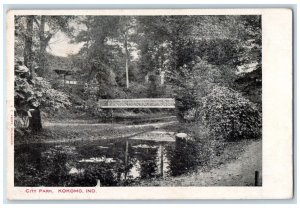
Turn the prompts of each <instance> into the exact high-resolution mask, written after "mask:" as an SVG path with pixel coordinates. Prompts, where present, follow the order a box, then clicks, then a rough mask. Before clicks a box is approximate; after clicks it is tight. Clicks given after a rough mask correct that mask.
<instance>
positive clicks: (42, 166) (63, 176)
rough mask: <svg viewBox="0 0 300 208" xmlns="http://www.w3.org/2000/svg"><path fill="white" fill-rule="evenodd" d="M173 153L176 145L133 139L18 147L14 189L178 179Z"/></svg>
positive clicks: (89, 185)
mask: <svg viewBox="0 0 300 208" xmlns="http://www.w3.org/2000/svg"><path fill="white" fill-rule="evenodd" d="M175 152H176V150H175V142H157V141H144V140H136V139H135V140H130V139H128V140H120V139H119V140H101V141H93V142H89V143H85V144H82V143H79V142H78V143H72V144H69V143H68V144H30V145H28V144H27V145H18V146H16V147H15V186H72V187H75V186H87V187H91V186H96V184H97V181H98V182H99V181H100V185H101V186H127V185H128V186H130V185H138V182H139V181H140V180H145V179H146V180H147V179H151V178H161V177H165V176H170V175H178V173H177V170H178V167H177V166H176V164H177V163H178V161H179V160H180V154H174V153H175ZM176 157H178V158H176ZM174 164H175V165H174ZM98 185H99V183H98Z"/></svg>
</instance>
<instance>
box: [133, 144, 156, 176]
mask: <svg viewBox="0 0 300 208" xmlns="http://www.w3.org/2000/svg"><path fill="white" fill-rule="evenodd" d="M157 150H158V148H157V147H155V148H153V146H149V148H137V149H134V150H132V152H131V155H132V158H134V157H135V158H136V159H137V160H138V161H139V163H140V167H139V173H140V177H141V178H142V179H145V178H152V177H155V176H156V175H157V174H158V167H157V163H156V156H157Z"/></svg>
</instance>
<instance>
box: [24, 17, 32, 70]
mask: <svg viewBox="0 0 300 208" xmlns="http://www.w3.org/2000/svg"><path fill="white" fill-rule="evenodd" d="M32 37H33V16H27V17H26V35H25V47H24V65H25V66H27V68H28V69H29V70H30V74H32V72H33V67H32V62H33V54H32V53H33V52H32V42H33V40H32Z"/></svg>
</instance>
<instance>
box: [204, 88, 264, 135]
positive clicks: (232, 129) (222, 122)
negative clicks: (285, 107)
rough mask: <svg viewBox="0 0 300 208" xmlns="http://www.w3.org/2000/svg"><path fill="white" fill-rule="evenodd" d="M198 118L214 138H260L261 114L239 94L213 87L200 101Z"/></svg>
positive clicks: (227, 89)
mask: <svg viewBox="0 0 300 208" xmlns="http://www.w3.org/2000/svg"><path fill="white" fill-rule="evenodd" d="M201 103H202V108H201V112H200V118H201V120H202V122H203V124H204V126H205V127H207V128H208V129H209V131H210V132H211V133H213V135H214V136H215V137H216V138H218V139H219V138H224V139H237V138H239V139H241V138H257V137H260V136H261V125H262V121H261V112H260V111H259V110H258V108H257V106H256V105H255V104H254V103H252V102H250V101H249V100H247V99H245V98H244V97H243V96H242V95H241V94H240V93H238V92H236V91H234V90H232V89H229V88H226V87H219V86H217V87H215V88H214V89H213V90H212V92H211V93H210V94H208V95H207V96H205V97H204V98H202V99H201Z"/></svg>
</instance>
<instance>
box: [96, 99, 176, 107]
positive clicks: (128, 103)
mask: <svg viewBox="0 0 300 208" xmlns="http://www.w3.org/2000/svg"><path fill="white" fill-rule="evenodd" d="M98 106H99V107H100V108H175V99H174V98H140V99H103V100H99V101H98Z"/></svg>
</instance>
